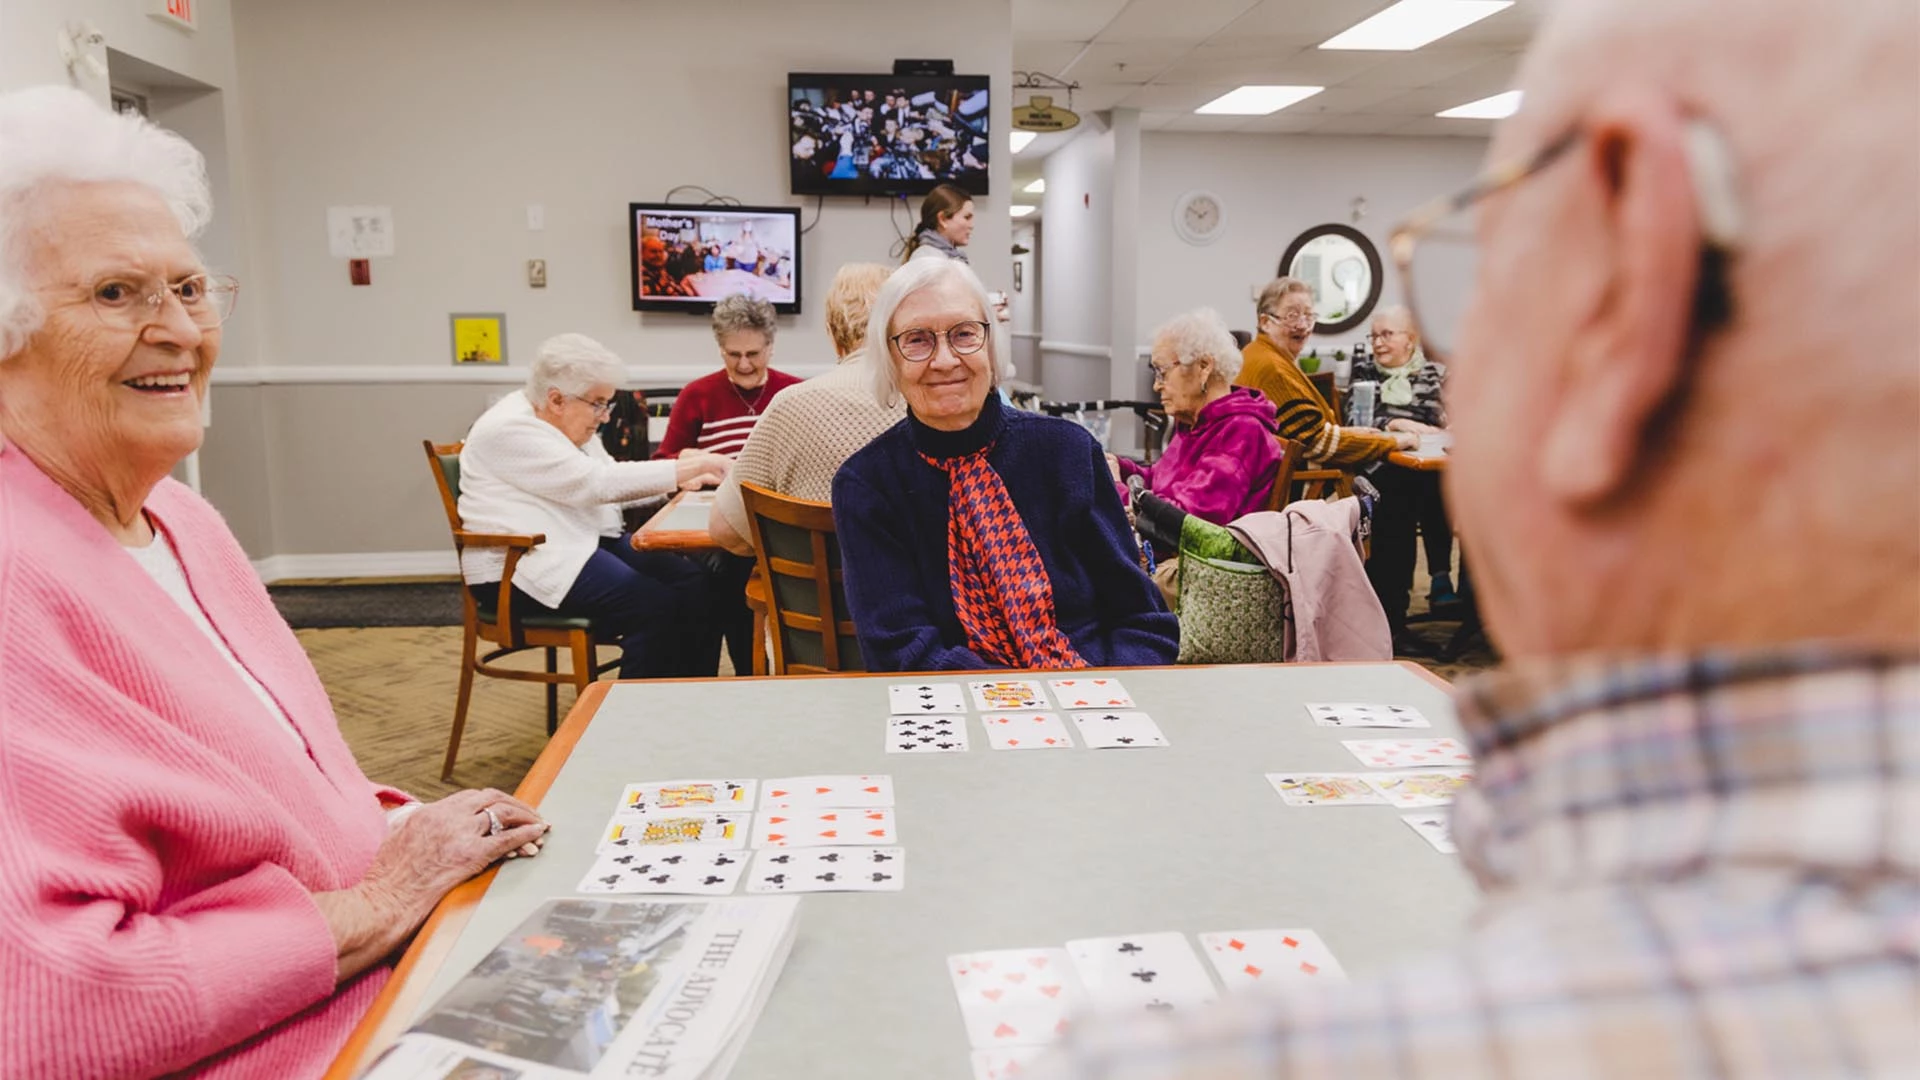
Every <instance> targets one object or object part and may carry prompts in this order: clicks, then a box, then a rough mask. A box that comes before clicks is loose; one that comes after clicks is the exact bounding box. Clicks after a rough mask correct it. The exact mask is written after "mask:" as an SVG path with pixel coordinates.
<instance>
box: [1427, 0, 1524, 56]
mask: <svg viewBox="0 0 1920 1080" xmlns="http://www.w3.org/2000/svg"><path fill="white" fill-rule="evenodd" d="M1544 8H1545V5H1544V4H1542V3H1541V2H1540V0H1520V2H1519V3H1516V4H1514V5H1513V6H1512V7H1510V8H1508V9H1507V10H1505V11H1502V12H1500V13H1499V14H1498V15H1489V16H1488V17H1486V18H1484V19H1481V20H1480V21H1479V22H1477V23H1474V24H1473V25H1472V26H1469V27H1466V28H1465V29H1463V30H1456V31H1454V32H1453V33H1451V34H1448V35H1447V36H1446V37H1445V38H1442V39H1441V40H1443V41H1445V42H1446V43H1447V44H1449V45H1485V46H1491V47H1496V48H1507V49H1524V48H1526V47H1527V44H1528V43H1529V42H1531V41H1532V40H1533V35H1534V33H1535V32H1536V31H1537V30H1538V29H1539V28H1540V18H1541V14H1542V12H1543V10H1544Z"/></svg>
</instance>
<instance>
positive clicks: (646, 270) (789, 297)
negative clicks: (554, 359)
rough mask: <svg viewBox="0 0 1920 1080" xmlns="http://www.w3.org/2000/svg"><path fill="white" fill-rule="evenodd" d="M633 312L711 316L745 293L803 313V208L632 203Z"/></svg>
mask: <svg viewBox="0 0 1920 1080" xmlns="http://www.w3.org/2000/svg"><path fill="white" fill-rule="evenodd" d="M627 229H628V237H629V241H630V243H629V247H630V248H631V252H630V255H631V258H632V265H633V310H635V311H691V312H707V311H712V310H713V305H714V304H715V303H717V302H719V301H720V300H721V299H722V298H724V297H728V296H732V295H733V294H734V293H746V294H748V295H750V296H757V297H759V298H760V299H762V300H768V301H771V302H772V303H773V306H774V308H775V310H777V311H779V312H780V314H782V315H797V314H799V313H800V208H799V207H797V206H687V205H682V204H668V203H629V204H627Z"/></svg>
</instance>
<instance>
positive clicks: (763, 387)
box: [727, 379, 767, 416]
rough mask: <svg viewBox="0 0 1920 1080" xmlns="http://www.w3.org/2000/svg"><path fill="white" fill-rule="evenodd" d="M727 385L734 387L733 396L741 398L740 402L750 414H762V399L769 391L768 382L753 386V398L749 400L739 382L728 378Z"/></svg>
mask: <svg viewBox="0 0 1920 1080" xmlns="http://www.w3.org/2000/svg"><path fill="white" fill-rule="evenodd" d="M727 385H728V386H731V387H733V396H734V397H737V398H739V399H740V404H741V405H742V406H744V407H745V408H746V410H747V415H748V416H759V415H760V399H761V397H762V396H764V395H765V394H766V392H767V384H766V383H761V384H760V385H759V386H756V387H754V388H753V398H752V400H748V398H747V395H746V394H745V393H743V392H741V390H740V384H739V383H736V382H734V381H733V380H732V379H728V380H727Z"/></svg>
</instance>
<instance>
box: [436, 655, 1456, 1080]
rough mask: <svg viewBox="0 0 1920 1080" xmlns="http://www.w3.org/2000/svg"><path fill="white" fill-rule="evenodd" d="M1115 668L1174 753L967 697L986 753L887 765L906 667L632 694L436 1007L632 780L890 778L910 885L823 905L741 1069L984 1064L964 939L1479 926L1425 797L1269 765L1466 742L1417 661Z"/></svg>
mask: <svg viewBox="0 0 1920 1080" xmlns="http://www.w3.org/2000/svg"><path fill="white" fill-rule="evenodd" d="M1116 674H1117V676H1118V677H1119V678H1120V679H1121V681H1122V682H1123V684H1124V685H1125V687H1126V688H1127V690H1128V691H1129V692H1130V693H1131V694H1132V695H1133V698H1134V700H1135V701H1136V702H1137V703H1138V706H1139V708H1140V709H1141V710H1142V711H1144V712H1146V713H1147V714H1148V715H1150V716H1152V717H1153V718H1154V720H1155V721H1156V722H1158V723H1159V725H1160V727H1161V730H1162V731H1163V732H1165V734H1166V736H1167V739H1168V741H1169V742H1170V743H1171V744H1172V745H1171V746H1169V747H1167V748H1164V749H1140V750H1087V749H1084V748H1082V747H1078V746H1076V747H1075V748H1074V749H1073V750H1069V751H1061V750H1040V751H1006V750H993V749H990V748H989V747H988V745H987V739H986V735H985V733H984V732H983V731H982V730H981V726H980V721H979V717H978V713H977V712H973V711H971V710H970V711H969V714H968V724H969V736H970V742H971V744H972V747H973V749H972V750H971V751H969V752H968V753H964V754H926V755H920V754H887V753H886V752H885V749H884V745H883V741H884V734H885V728H886V718H887V715H888V707H887V690H886V688H887V686H888V684H889V683H894V682H904V681H917V680H910V679H908V678H904V677H902V676H898V675H889V676H873V677H832V678H811V679H792V678H788V679H725V680H715V681H711V682H706V681H702V682H670V683H652V684H649V683H624V684H621V685H618V686H615V687H613V688H612V690H611V691H610V692H609V693H608V695H607V699H606V701H605V703H604V704H603V705H602V706H601V708H600V710H599V712H598V714H597V715H596V716H595V717H594V718H593V721H592V723H591V724H590V725H589V726H588V728H587V730H586V732H585V733H584V734H583V735H582V736H581V739H580V743H579V745H578V746H577V747H576V748H575V750H574V752H573V754H572V755H571V757H570V758H569V759H568V761H567V763H566V765H565V766H564V767H563V768H562V770H561V771H560V773H559V775H558V777H557V778H556V779H555V782H554V784H553V787H552V790H551V791H550V792H549V794H548V795H547V797H546V799H545V801H544V803H543V805H542V807H541V810H542V812H543V813H544V814H545V815H546V816H547V818H548V820H549V821H551V822H553V823H554V830H553V833H552V834H551V837H550V839H549V841H548V843H547V846H546V850H545V851H544V852H543V853H542V854H541V855H540V857H539V858H537V859H527V860H516V861H514V862H511V863H508V864H507V865H506V866H505V867H504V868H503V869H502V870H501V872H500V874H499V876H498V877H497V878H496V879H495V881H494V883H493V886H492V888H491V889H490V890H489V892H488V893H487V895H486V897H485V899H484V900H483V901H482V902H481V904H480V906H479V908H478V910H477V911H476V912H475V914H474V917H473V919H472V921H471V923H469V924H468V926H467V928H466V930H465V932H464V933H463V934H462V936H461V937H460V938H459V940H458V943H457V944H456V945H455V946H454V948H453V950H452V953H451V955H450V957H449V959H448V962H447V963H446V964H445V965H444V966H443V967H442V968H441V970H440V971H439V972H438V974H437V975H436V977H435V978H434V980H433V983H432V986H431V988H430V989H429V991H428V993H427V994H426V995H425V998H424V1002H425V1003H426V1004H427V1005H431V1003H432V1002H433V1001H435V1000H437V999H438V998H439V997H440V995H441V994H443V993H444V992H445V991H446V989H447V988H448V987H449V986H450V985H451V984H452V983H453V982H454V981H455V980H457V979H458V978H459V977H460V976H461V975H464V974H465V973H466V972H467V971H468V970H470V969H471V968H472V967H473V965H474V964H476V963H478V962H479V961H480V959H481V958H482V957H484V956H485V955H486V954H487V952H488V951H490V950H491V949H492V948H493V946H494V945H495V943H497V942H498V941H499V940H500V939H501V938H502V937H504V936H505V935H506V934H507V933H508V932H509V931H510V930H512V929H513V927H514V926H516V925H517V924H518V923H519V922H520V921H521V920H522V919H523V918H525V917H526V915H527V914H528V913H529V912H531V911H532V910H533V909H534V908H535V907H536V906H538V905H539V904H540V903H541V902H542V901H543V900H545V899H547V898H549V897H553V896H560V895H567V894H570V893H571V892H572V889H573V887H574V885H575V884H576V883H577V882H578V881H579V880H580V878H581V877H582V876H583V875H584V874H585V873H586V871H587V869H588V867H589V866H591V865H592V862H593V858H594V853H593V848H594V842H595V839H596V837H597V835H598V832H599V830H600V828H601V827H602V826H603V825H604V824H605V823H606V821H607V818H608V817H609V816H610V815H611V814H612V812H613V807H614V804H615V802H616V801H617V799H618V797H619V795H620V793H621V790H622V789H623V788H624V787H625V785H626V784H628V783H631V782H634V781H640V780H670V779H679V778H696V777H710V778H758V779H768V778H773V777H780V776H801V775H813V774H828V773H887V774H890V775H891V776H892V777H893V780H894V788H895V796H896V799H897V818H898V825H899V833H900V844H901V845H903V846H904V847H905V848H906V849H907V860H906V865H907V880H906V888H905V890H904V891H902V892H898V893H821V894H809V895H807V896H806V898H805V899H804V900H803V902H802V904H801V913H800V930H799V937H798V940H797V941H796V942H795V944H794V947H793V953H792V956H791V957H790V958H789V960H788V962H787V965H786V968H785V970H784V971H783V972H782V973H781V974H780V976H779V982H778V984H777V985H776V987H775V989H774V991H773V996H772V998H771V1000H770V1001H769V1002H768V1004H767V1008H766V1011H765V1013H764V1014H763V1015H762V1016H761V1017H760V1020H759V1022H758V1024H757V1025H756V1026H755V1028H754V1030H753V1032H752V1034H751V1036H750V1037H749V1041H748V1043H747V1046H746V1050H745V1052H744V1053H743V1054H742V1056H741V1058H740V1060H739V1063H738V1065H737V1066H736V1067H735V1069H734V1072H733V1076H734V1077H736V1078H737V1080H774V1078H781V1080H793V1078H804V1077H841V1076H848V1075H856V1074H858V1069H857V1067H856V1066H857V1065H858V1063H862V1062H864V1063H868V1064H872V1065H876V1066H877V1063H885V1065H884V1070H883V1071H884V1074H885V1075H889V1076H913V1077H932V1078H941V1077H951V1078H953V1080H963V1078H966V1077H968V1076H970V1075H971V1074H970V1071H969V1064H968V1061H969V1058H968V1054H969V1048H968V1045H967V1036H966V1031H965V1029H964V1028H963V1026H962V1024H961V1019H960V1011H959V1006H958V1004H957V1003H956V1001H955V1000H954V995H953V990H952V987H951V984H950V983H949V981H948V977H947V974H946V970H945V964H944V963H943V960H944V958H945V957H946V956H947V955H949V954H951V953H960V952H972V951H978V950H985V949H1009V948H1028V947H1039V946H1059V945H1063V944H1064V943H1065V942H1066V941H1067V940H1068V939H1071V938H1083V937H1098V936H1105V935H1111V934H1132V933H1146V932H1152V931H1162V930H1178V931H1184V932H1186V933H1187V934H1188V935H1190V936H1191V935H1194V934H1197V933H1199V932H1202V931H1209V930H1238V929H1259V928H1267V927H1310V928H1312V929H1314V930H1317V931H1319V933H1320V934H1321V936H1322V937H1323V938H1324V939H1325V940H1326V942H1327V944H1328V946H1329V947H1330V948H1331V949H1332V950H1333V952H1334V954H1335V955H1336V956H1337V957H1338V958H1339V959H1340V962H1341V963H1342V965H1344V966H1345V967H1346V969H1347V971H1348V972H1349V973H1350V974H1352V975H1353V976H1355V977H1356V978H1363V977H1365V976H1366V975H1367V974H1368V973H1369V972H1373V971H1378V970H1380V969H1382V968H1384V967H1386V966H1388V965H1390V964H1392V963H1394V962H1395V961H1396V960H1399V959H1402V958H1405V957H1408V956H1411V955H1414V954H1417V953H1419V952H1422V951H1426V950H1430V949H1438V948H1441V947H1444V946H1446V945H1447V944H1448V943H1450V942H1451V941H1452V940H1453V939H1454V937H1455V936H1456V935H1457V934H1458V933H1459V932H1460V930H1461V928H1462V926H1463V924H1464V921H1465V918H1466V916H1467V914H1468V912H1469V911H1470V909H1471V907H1472V905H1473V902H1474V896H1475V890H1474V888H1473V885H1472V883H1471V881H1470V880H1469V879H1468V877H1467V875H1466V873H1465V872H1464V871H1463V870H1462V869H1461V868H1460V866H1459V862H1458V859H1457V857H1454V856H1448V855H1442V854H1440V853H1438V852H1436V851H1435V850H1434V849H1433V848H1432V847H1430V846H1429V845H1428V844H1427V842H1426V841H1425V840H1423V839H1421V838H1420V836H1418V835H1417V834H1416V833H1415V832H1414V831H1413V830H1412V829H1410V828H1408V827H1407V826H1406V825H1405V824H1403V823H1402V822H1401V821H1400V820H1399V818H1400V816H1401V815H1402V814H1405V813H1409V812H1410V811H1404V810H1399V809H1396V808H1393V807H1388V806H1354V807H1290V806H1287V805H1285V804H1284V803H1282V802H1281V800H1280V796H1279V795H1278V794H1276V793H1275V792H1274V790H1273V788H1272V787H1271V785H1269V784H1268V783H1267V781H1266V779H1265V776H1264V774H1265V773H1268V772H1274V771H1280V770H1293V769H1308V770H1317V771H1328V772H1356V771H1364V770H1363V769H1362V767H1361V765H1360V764H1359V762H1358V760H1357V759H1356V758H1354V756H1353V755H1352V754H1350V753H1349V752H1348V751H1347V750H1346V749H1345V748H1344V747H1342V746H1341V745H1340V741H1341V740H1342V739H1362V738H1390V737H1395V736H1399V735H1405V736H1407V737H1429V736H1432V737H1438V736H1445V735H1454V736H1457V735H1459V733H1460V732H1459V727H1458V724H1457V722H1456V720H1455V718H1454V712H1453V707H1452V704H1451V702H1450V701H1449V699H1448V696H1447V694H1446V692H1445V691H1444V690H1442V689H1441V688H1440V687H1438V686H1436V685H1435V684H1434V683H1433V682H1430V681H1428V680H1427V679H1425V678H1423V677H1422V676H1421V675H1419V674H1416V673H1415V670H1414V669H1413V668H1412V667H1411V665H1402V664H1325V665H1275V666H1259V667H1216V668H1164V669H1152V670H1135V671H1122V672H1117V673H1116ZM967 678H968V676H967V675H966V674H964V673H962V674H956V675H953V676H948V677H944V678H930V679H927V680H926V681H937V682H954V683H959V684H963V685H964V683H965V682H966V680H967ZM1307 701H1369V702H1387V703H1395V704H1410V705H1413V706H1415V707H1416V708H1418V709H1420V710H1421V711H1422V712H1424V713H1425V714H1426V715H1427V716H1428V718H1430V719H1431V720H1432V721H1433V727H1432V729H1430V730H1428V729H1417V730H1407V731H1392V730H1380V729H1364V728H1361V729H1356V728H1344V729H1343V728H1322V727H1318V726H1316V725H1315V724H1314V723H1313V721H1312V720H1311V719H1309V718H1308V716H1307V714H1306V711H1305V709H1304V708H1302V703H1303V702H1307ZM743 888H744V886H743ZM850 1068H853V1069H855V1071H854V1072H849V1069H850ZM875 1075H879V1074H878V1073H876V1074H875Z"/></svg>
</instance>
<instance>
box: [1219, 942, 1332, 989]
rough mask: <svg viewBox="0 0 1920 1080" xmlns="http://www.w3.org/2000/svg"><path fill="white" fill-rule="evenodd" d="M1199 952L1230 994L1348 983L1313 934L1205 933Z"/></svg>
mask: <svg viewBox="0 0 1920 1080" xmlns="http://www.w3.org/2000/svg"><path fill="white" fill-rule="evenodd" d="M1200 951H1201V952H1202V953H1204V954H1206V957H1207V960H1208V962H1210V963H1212V964H1213V970H1215V971H1217V972H1219V973H1220V982H1221V984H1222V985H1224V986H1225V987H1226V988H1227V993H1229V994H1237V993H1240V992H1241V991H1244V990H1257V989H1261V988H1264V987H1275V986H1298V985H1302V984H1308V983H1324V982H1346V981H1347V973H1346V972H1345V971H1344V970H1342V969H1341V967H1340V961H1338V960H1335V959H1334V958H1333V950H1331V949H1329V948H1327V943H1326V942H1324V941H1321V940H1320V935H1319V934H1316V933H1314V932H1313V931H1311V930H1221V931H1216V932H1214V933H1209V934H1201V935H1200Z"/></svg>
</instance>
